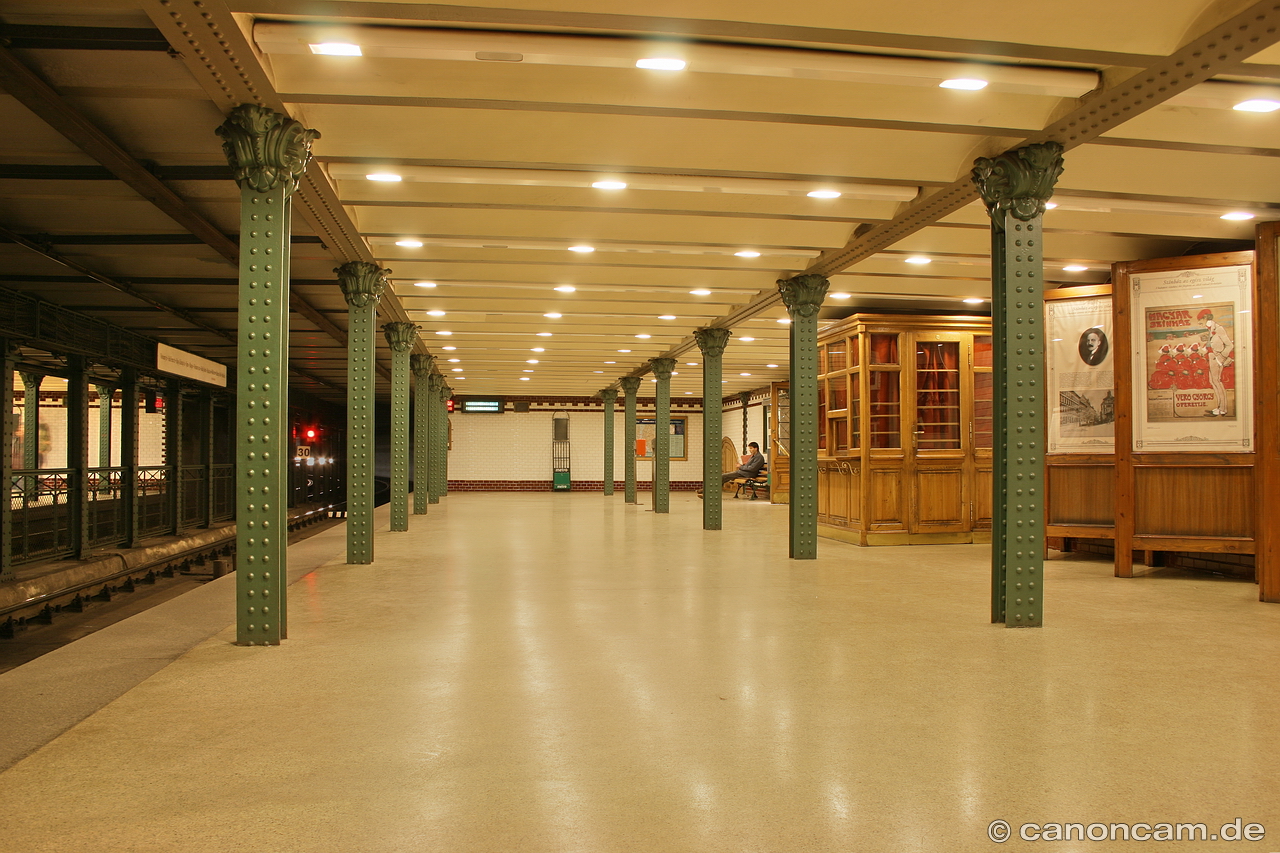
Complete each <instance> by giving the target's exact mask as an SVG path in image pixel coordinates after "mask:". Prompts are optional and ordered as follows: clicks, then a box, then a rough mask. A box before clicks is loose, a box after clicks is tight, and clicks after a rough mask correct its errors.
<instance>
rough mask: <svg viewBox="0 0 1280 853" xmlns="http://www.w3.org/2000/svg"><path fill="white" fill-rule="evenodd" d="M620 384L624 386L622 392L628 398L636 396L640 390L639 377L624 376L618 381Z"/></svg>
mask: <svg viewBox="0 0 1280 853" xmlns="http://www.w3.org/2000/svg"><path fill="white" fill-rule="evenodd" d="M618 384H619V385H621V386H622V390H623V392H624V393H625V394H627V395H628V396H634V395H635V393H636V392H637V391H639V390H640V377H639V376H624V377H622V378H621V379H619V380H618Z"/></svg>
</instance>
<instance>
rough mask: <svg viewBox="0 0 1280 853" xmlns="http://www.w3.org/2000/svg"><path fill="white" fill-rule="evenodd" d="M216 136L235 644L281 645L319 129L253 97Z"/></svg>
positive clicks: (285, 625) (285, 626)
mask: <svg viewBox="0 0 1280 853" xmlns="http://www.w3.org/2000/svg"><path fill="white" fill-rule="evenodd" d="M217 134H218V136H220V137H222V148H223V151H224V153H225V154H226V155H227V161H228V162H229V163H230V164H231V168H232V172H233V174H234V176H235V180H236V183H237V184H239V185H240V294H239V318H240V319H239V333H238V346H237V356H236V373H237V379H236V388H237V394H236V493H237V497H236V562H237V566H236V569H237V570H236V642H238V643H240V644H241V645H255V644H262V645H276V644H278V643H279V642H280V641H281V640H283V639H284V638H285V637H287V636H288V605H287V601H286V596H285V592H286V589H287V579H288V577H287V576H288V551H287V546H288V541H287V535H288V530H287V503H288V491H287V487H288V480H287V478H288V465H289V460H288V458H287V457H286V453H287V451H288V444H287V436H286V434H285V432H286V429H287V427H288V422H289V417H288V416H289V399H288V385H289V381H288V373H287V371H288V367H289V365H288V344H289V249H290V244H289V234H290V208H289V197H290V195H292V194H293V191H294V190H295V189H296V188H297V186H298V179H299V178H300V177H301V176H302V173H303V171H304V170H305V169H306V167H307V161H308V160H309V159H310V157H311V150H310V147H311V142H312V140H314V139H315V138H316V137H318V136H319V134H318V133H316V132H315V131H313V130H308V129H306V128H304V127H303V126H302V125H301V124H300V123H299V122H296V121H294V120H293V119H291V118H289V117H288V116H285V115H282V114H280V113H277V112H274V111H272V110H269V109H266V108H264V107H259V106H256V105H253V104H242V105H241V106H238V107H236V108H235V109H233V110H232V111H231V113H230V114H229V115H228V116H227V120H226V121H225V122H224V123H223V124H222V125H221V126H219V127H218V128H217ZM135 417H136V415H135ZM133 440H134V442H135V445H136V440H137V439H136V427H135V430H134V439H133ZM136 462H137V456H136V449H135V455H134V464H135V465H136Z"/></svg>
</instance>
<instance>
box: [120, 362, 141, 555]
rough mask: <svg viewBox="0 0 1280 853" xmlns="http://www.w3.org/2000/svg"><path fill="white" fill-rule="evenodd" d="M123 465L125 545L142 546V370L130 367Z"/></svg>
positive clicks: (125, 382)
mask: <svg viewBox="0 0 1280 853" xmlns="http://www.w3.org/2000/svg"><path fill="white" fill-rule="evenodd" d="M120 467H121V468H123V469H124V470H123V471H122V472H121V480H123V484H124V488H123V490H122V493H121V495H120V499H121V500H122V501H123V502H124V515H125V517H124V529H125V541H124V547H126V548H136V547H137V545H138V538H139V537H138V519H139V514H138V498H139V493H138V372H137V371H136V370H134V369H133V368H132V367H126V368H125V369H124V370H123V371H121V373H120Z"/></svg>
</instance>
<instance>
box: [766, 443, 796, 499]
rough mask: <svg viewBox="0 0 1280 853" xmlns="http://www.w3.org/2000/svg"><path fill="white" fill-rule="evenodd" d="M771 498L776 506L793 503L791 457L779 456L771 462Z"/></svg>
mask: <svg viewBox="0 0 1280 853" xmlns="http://www.w3.org/2000/svg"><path fill="white" fill-rule="evenodd" d="M769 497H770V500H772V501H773V502H774V503H776V504H785V503H790V502H791V457H790V456H783V455H782V454H778V456H777V457H776V458H774V459H770V460H769Z"/></svg>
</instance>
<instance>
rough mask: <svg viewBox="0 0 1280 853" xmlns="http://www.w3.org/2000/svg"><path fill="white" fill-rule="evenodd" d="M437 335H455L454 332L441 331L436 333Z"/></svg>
mask: <svg viewBox="0 0 1280 853" xmlns="http://www.w3.org/2000/svg"><path fill="white" fill-rule="evenodd" d="M436 334H437V335H452V334H453V332H445V331H439V332H436Z"/></svg>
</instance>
